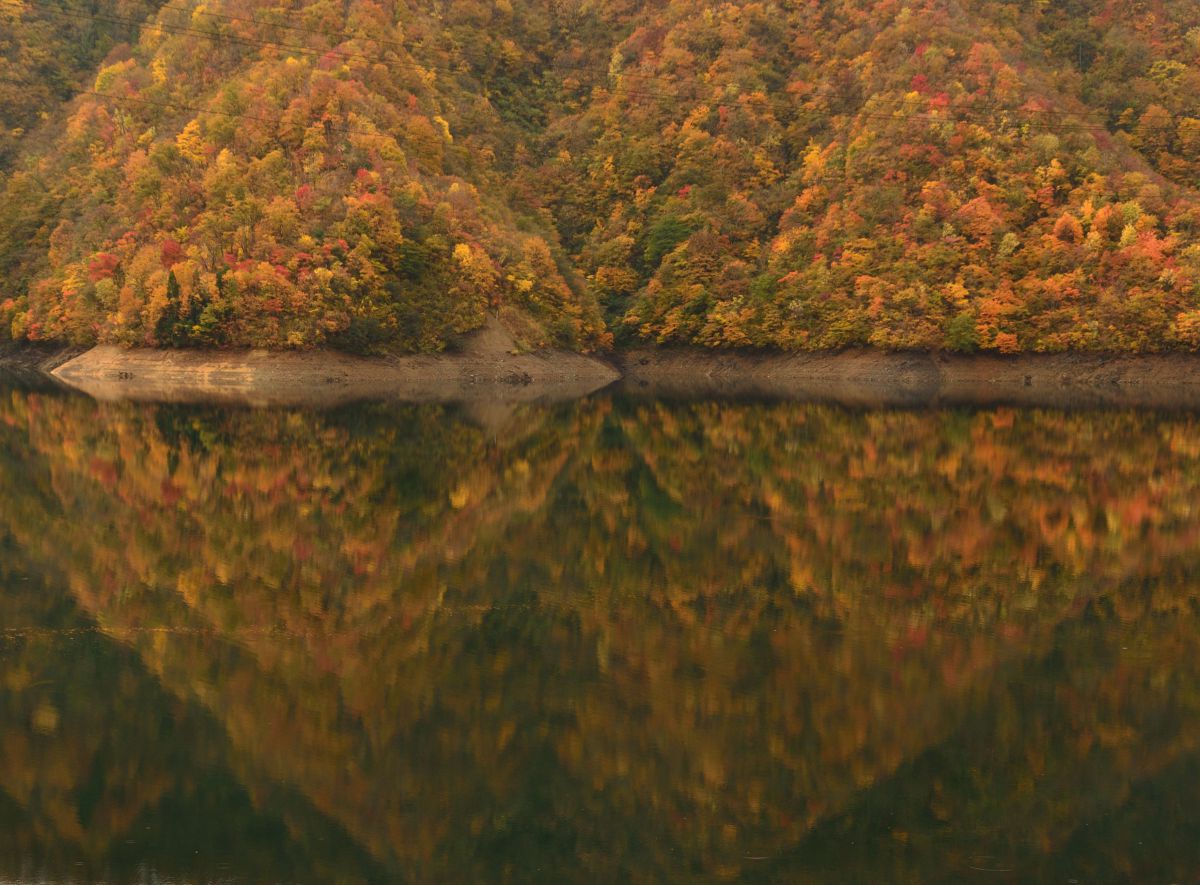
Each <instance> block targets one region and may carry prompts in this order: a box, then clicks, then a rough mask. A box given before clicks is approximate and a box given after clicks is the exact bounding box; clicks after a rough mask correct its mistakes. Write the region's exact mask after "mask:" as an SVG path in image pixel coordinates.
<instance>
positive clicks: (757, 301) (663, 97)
mask: <svg viewBox="0 0 1200 885" xmlns="http://www.w3.org/2000/svg"><path fill="white" fill-rule="evenodd" d="M1198 181H1200V5H1198V4H1196V3H1194V2H1191V0H1154V2H1150V0H1062V2H1053V3H1048V2H1045V0H789V2H782V3H773V2H722V3H717V2H700V3H697V2H695V0H653V2H640V3H637V2H629V0H493V2H482V0H433V2H420V3H416V2H409V0H342V2H334V0H292V2H275V0H210V2H197V0H166V2H163V0H103V2H99V3H93V2H82V0H0V341H3V340H9V339H11V340H15V341H33V342H38V341H60V342H69V343H73V344H88V343H94V342H110V343H119V344H125V345H144V346H158V347H186V346H237V347H244V346H258V347H268V348H315V347H333V348H339V349H344V350H349V351H353V352H359V353H375V352H411V351H437V350H441V349H444V348H446V347H448V346H453V344H454V342H455V341H456V340H457V339H458V337H459V336H460V335H461V334H462V333H463V332H466V331H469V330H471V329H474V328H476V327H479V326H480V325H481V324H482V323H483V322H484V319H485V316H486V314H487V312H489V311H491V312H494V313H496V314H498V315H499V316H500V317H501V319H502V320H503V321H504V323H505V324H506V325H507V326H508V328H509V329H510V330H512V332H513V333H514V334H515V335H516V337H517V339H518V340H519V341H520V342H521V343H522V344H523V345H525V346H528V347H537V346H545V345H553V346H559V347H565V348H570V349H575V350H595V349H605V348H609V347H613V346H618V347H619V346H625V345H629V344H633V343H637V342H655V343H662V344H674V345H696V346H703V347H757V348H773V349H784V350H798V349H838V348H843V347H849V346H874V347H879V348H884V349H891V350H950V351H960V352H972V351H976V350H989V351H998V352H1001V353H1014V352H1021V351H1024V352H1035V351H1067V350H1092V351H1125V352H1144V351H1162V350H1192V349H1196V348H1197V347H1200V224H1198V222H1200V191H1198V190H1197V187H1196V186H1197V183H1198Z"/></svg>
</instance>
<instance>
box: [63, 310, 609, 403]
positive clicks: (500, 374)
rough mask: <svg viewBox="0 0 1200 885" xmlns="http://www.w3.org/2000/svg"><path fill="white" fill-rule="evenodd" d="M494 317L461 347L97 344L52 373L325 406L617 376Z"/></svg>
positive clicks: (496, 394) (173, 398)
mask: <svg viewBox="0 0 1200 885" xmlns="http://www.w3.org/2000/svg"><path fill="white" fill-rule="evenodd" d="M516 351H517V346H516V344H515V342H514V341H513V339H512V338H511V336H509V334H508V333H507V331H505V329H504V328H503V326H501V325H500V323H499V321H498V320H495V319H491V320H489V322H488V324H487V326H486V327H485V328H484V329H482V330H480V331H479V332H476V333H475V334H473V335H471V336H468V337H467V338H466V339H465V341H464V344H463V349H462V350H461V352H458V353H453V354H441V355H437V356H408V357H390V358H383V357H380V358H366V357H353V356H349V355H346V354H341V353H332V352H328V351H315V352H314V351H306V352H283V353H277V352H276V353H273V352H268V351H187V350H123V349H121V348H118V347H109V346H104V347H94V348H92V349H91V350H89V351H87V352H86V353H84V354H81V355H80V356H77V357H76V358H74V359H72V360H70V361H69V362H67V363H65V364H63V365H61V366H59V367H58V368H57V369H55V370H54V375H55V376H56V377H57V378H58V379H60V380H61V381H63V382H65V383H66V384H68V385H70V386H72V387H76V388H78V389H80V390H82V391H84V392H85V393H88V394H91V395H92V396H94V397H96V398H97V399H133V400H154V401H168V402H226V403H244V404H250V405H309V406H316V407H325V406H333V405H338V404H340V403H345V402H351V401H355V400H365V399H398V400H405V401H413V402H450V401H474V400H482V401H487V402H490V403H502V404H503V403H521V402H531V401H553V400H568V399H575V398H577V397H581V396H585V395H586V394H588V393H591V392H592V391H594V390H597V389H599V388H601V387H605V386H607V385H608V384H611V383H612V382H613V381H615V380H616V379H617V378H618V377H619V375H618V373H617V371H616V370H615V369H614V368H613V367H612V366H610V365H608V364H607V363H605V362H602V361H600V360H598V359H595V358H593V357H588V356H582V355H580V354H574V353H562V352H555V351H547V352H542V353H538V354H520V353H517V352H516Z"/></svg>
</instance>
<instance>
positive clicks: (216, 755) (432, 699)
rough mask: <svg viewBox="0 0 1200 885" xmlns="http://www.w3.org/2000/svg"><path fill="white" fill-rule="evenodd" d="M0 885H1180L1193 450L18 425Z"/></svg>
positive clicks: (1187, 440) (427, 418)
mask: <svg viewBox="0 0 1200 885" xmlns="http://www.w3.org/2000/svg"><path fill="white" fill-rule="evenodd" d="M0 489H3V498H2V499H0V612H2V615H0V711H2V714H0V877H4V878H7V879H18V880H35V881H37V880H49V881H94V880H98V879H104V880H107V881H113V882H124V881H138V882H150V881H179V880H184V881H195V880H206V881H246V882H276V881H299V882H334V881H338V882H363V881H420V882H476V881H507V882H528V881H547V882H576V881H578V882H599V881H613V882H615V881H644V882H676V881H679V882H696V881H713V880H719V881H725V880H729V881H748V882H772V881H778V882H797V881H806V882H808V881H811V882H838V883H845V882H941V881H944V882H962V881H980V882H1009V881H1011V882H1028V881H1045V882H1064V883H1066V882H1071V881H1079V882H1097V881H1104V882H1111V881H1131V882H1164V883H1165V882H1183V881H1194V880H1195V879H1196V877H1197V874H1198V873H1200V814H1197V806H1196V797H1197V796H1200V418H1198V417H1197V416H1196V415H1193V414H1189V413H1184V412H1181V413H1155V412H1139V411H1134V410H1125V411H1077V412H1070V411H1054V410H1037V409H1014V408H987V409H969V408H960V409H948V410H866V409H852V408H846V407H841V406H838V405H831V404H805V403H795V402H739V401H726V402H714V401H662V400H656V399H652V398H636V397H621V396H613V397H608V396H597V397H593V398H590V399H587V400H583V401H580V402H577V403H573V404H565V405H557V406H547V407H541V406H537V405H524V406H520V407H517V408H515V409H509V408H505V407H497V406H495V405H490V406H488V407H479V406H476V407H450V406H438V405H402V404H394V403H391V404H385V403H379V404H362V405H356V406H346V407H342V408H339V409H336V410H330V411H304V410H258V411H256V410H250V409H236V408H226V409H221V408H211V407H197V406H186V407H185V406H165V405H164V406H154V405H144V404H130V403H98V402H95V401H93V400H91V399H88V398H86V397H83V396H76V395H67V394H64V393H61V392H56V391H53V390H43V391H37V390H29V389H22V388H19V387H17V386H13V385H11V384H10V385H8V386H0Z"/></svg>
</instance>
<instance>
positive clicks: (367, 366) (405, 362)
mask: <svg viewBox="0 0 1200 885" xmlns="http://www.w3.org/2000/svg"><path fill="white" fill-rule="evenodd" d="M0 370H5V371H9V372H14V371H15V372H20V373H37V374H41V375H44V376H48V377H51V378H54V379H55V380H57V381H58V382H60V383H63V384H65V385H67V386H69V387H72V388H76V389H79V390H82V391H83V392H85V393H88V394H90V395H92V396H94V397H96V398H97V399H135V400H152V401H194V402H232V403H241V404H260V405H270V404H307V405H318V406H319V405H335V404H337V403H340V402H345V401H353V400H366V399H398V400H407V401H437V402H449V401H464V400H465V401H471V400H501V401H506V402H522V401H536V400H544V401H562V400H570V399H577V398H579V397H582V396H586V395H588V394H590V393H593V392H595V391H597V390H600V389H603V388H606V387H608V386H610V385H614V386H615V389H617V390H620V391H621V392H622V393H627V394H631V395H640V396H656V397H666V398H685V399H695V398H713V397H717V398H746V397H750V398H766V399H799V400H819V401H831V402H839V403H843V404H846V405H851V406H864V407H878V406H913V407H916V406H930V405H997V404H1011V405H1024V406H1049V407H1151V408H1183V409H1200V355H1197V354H1182V353H1174V354H1138V355H1127V354H1102V353H1062V354H1014V355H997V354H971V355H966V354H947V353H913V352H885V351H879V350H871V349H854V350H845V351H837V352H829V351H813V352H797V353H779V352H746V351H705V350H698V349H694V348H679V349H675V348H656V347H640V348H635V349H630V350H625V351H617V352H615V353H610V354H606V355H603V356H597V355H585V354H577V353H570V352H565V351H540V352H534V353H519V352H515V351H507V350H503V349H498V348H495V347H492V348H487V347H484V348H479V347H474V346H472V344H471V342H470V339H468V345H467V347H465V348H464V350H463V351H461V352H456V353H443V354H436V355H413V356H401V357H360V356H352V355H349V354H345V353H340V352H336V351H328V350H316V351H282V352H281V351H264V350H251V351H247V350H239V351H198V350H165V349H164V350H157V349H147V348H141V349H123V348H119V347H115V346H111V345H101V346H97V347H93V348H89V349H82V348H69V347H47V346H42V345H8V346H6V347H4V348H2V349H0Z"/></svg>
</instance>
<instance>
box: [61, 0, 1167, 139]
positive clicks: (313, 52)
mask: <svg viewBox="0 0 1200 885" xmlns="http://www.w3.org/2000/svg"><path fill="white" fill-rule="evenodd" d="M39 2H41V3H43V4H45V3H47V2H50V3H53V2H54V0H39ZM44 8H45V9H46V11H48V12H50V13H51V14H53V15H59V16H62V17H65V18H74V19H87V20H96V21H103V22H108V23H113V24H122V25H128V26H131V27H135V28H136V27H142V28H153V29H157V30H160V31H163V32H166V33H174V34H185V35H194V36H198V37H201V38H203V39H209V40H216V41H221V40H224V41H229V42H233V43H238V44H241V45H247V46H256V47H260V48H278V49H284V50H288V51H291V52H298V53H302V54H306V55H310V56H315V57H320V58H324V57H328V56H331V55H332V56H334V57H339V58H344V59H360V60H366V61H371V62H376V63H381V64H386V65H395V66H400V67H409V68H412V69H413V70H416V71H417V72H419V73H421V74H428V73H430V72H431V71H432V72H435V73H436V72H438V69H437V68H434V67H426V66H422V65H419V64H417V63H416V62H412V61H405V60H403V59H396V58H385V57H383V56H371V55H365V54H363V53H356V52H345V51H341V50H337V49H314V48H312V47H306V46H300V45H297V44H290V43H281V42H277V41H271V40H263V39H259V38H251V37H241V36H237V35H229V34H214V33H211V32H209V31H204V30H200V29H197V28H189V27H184V26H177V25H166V24H159V23H147V22H138V21H137V20H134V19H126V18H117V17H111V16H104V15H101V14H98V13H96V14H87V15H80V14H77V13H74V12H73V11H68V10H66V9H63V8H62V7H61V5H60V6H58V7H57V8H52V7H49V6H45V7H44ZM176 9H177V7H176ZM212 15H214V16H217V15H218V14H217V13H212ZM250 21H254V20H250ZM268 26H271V25H268ZM296 30H300V31H302V32H304V33H310V34H315V33H316V32H313V31H308V30H305V29H296ZM367 39H370V38H367ZM445 73H449V74H460V73H464V71H445ZM625 76H629V75H628V74H626V75H625ZM635 76H636V75H635ZM593 88H604V89H606V91H608V92H609V93H610V94H612V95H614V96H615V95H626V96H638V97H646V98H660V99H665V100H669V101H679V98H680V96H679V95H677V94H674V93H668V92H653V91H650V90H645V89H630V88H620V87H619V86H618V87H617V88H616V89H613V88H611V87H600V86H595V87H593ZM84 94H86V93H84ZM814 97H817V98H824V97H834V98H836V97H839V95H838V94H837V93H823V94H822V93H817V94H815V96H814ZM743 98H749V94H747V93H742V94H741V95H739V96H738V99H743ZM697 100H699V101H701V102H709V101H711V102H718V103H719V102H720V99H719V98H710V99H704V98H698V99H697ZM763 101H764V103H766V104H767V105H769V106H772V107H775V108H778V109H780V110H783V111H786V112H787V113H789V114H796V115H808V116H813V115H824V116H831V115H829V114H828V113H827V112H826V111H823V110H819V109H815V108H812V109H810V108H797V107H796V106H795V105H793V104H790V103H789V104H784V103H782V102H780V101H779V100H778V99H772V98H771V97H770V96H765V95H764V96H763ZM908 101H909V99H906V98H900V99H888V100H886V101H883V102H877V104H878V103H897V104H899V103H907V102H908ZM180 107H181V108H182V107H183V106H180ZM985 107H991V108H995V109H996V110H997V111H998V112H1004V113H1013V114H1034V113H1037V114H1046V115H1049V114H1054V115H1061V116H1084V114H1075V113H1073V112H1070V111H1048V110H1042V109H1021V108H1013V107H1008V106H1003V105H999V104H995V103H993V104H990V105H976V106H974V107H972V108H962V107H957V108H954V109H949V108H947V109H946V113H945V115H944V116H943V115H934V114H931V113H928V112H925V113H910V114H895V113H880V112H871V111H857V112H854V111H851V112H848V113H847V114H846V116H848V117H857V118H865V119H875V120H913V121H918V122H928V123H945V122H957V121H958V119H957V118H966V121H967V122H981V120H980V119H978V118H975V117H971V116H970V115H971V114H978V113H980V112H981V111H982V109H983V108H985ZM1176 116H1180V115H1172V119H1175V117H1176ZM986 122H989V123H990V122H992V120H990V119H988V120H987V121H986ZM1021 125H1022V126H1023V127H1027V128H1029V129H1039V130H1044V131H1047V132H1051V133H1066V132H1093V133H1105V134H1110V135H1111V134H1113V131H1112V130H1110V129H1109V128H1108V127H1106V126H1098V125H1088V124H1066V125H1063V124H1057V125H1052V124H1048V123H1044V122H1035V121H1028V120H1026V121H1022V123H1021ZM1174 129H1175V126H1174V125H1173V124H1162V125H1158V126H1143V125H1138V126H1134V127H1130V128H1128V129H1123V130H1118V131H1124V132H1129V133H1133V132H1139V133H1144V132H1166V131H1174ZM367 134H370V133H367Z"/></svg>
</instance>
